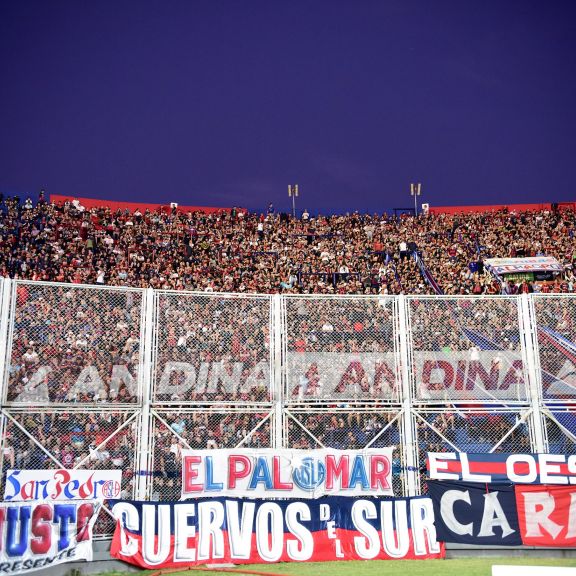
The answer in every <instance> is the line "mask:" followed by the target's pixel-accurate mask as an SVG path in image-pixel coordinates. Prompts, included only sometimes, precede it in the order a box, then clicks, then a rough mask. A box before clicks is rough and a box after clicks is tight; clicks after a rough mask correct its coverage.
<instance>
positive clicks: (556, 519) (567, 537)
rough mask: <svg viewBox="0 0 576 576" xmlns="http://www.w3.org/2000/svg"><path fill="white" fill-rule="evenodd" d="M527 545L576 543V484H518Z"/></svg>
mask: <svg viewBox="0 0 576 576" xmlns="http://www.w3.org/2000/svg"><path fill="white" fill-rule="evenodd" d="M514 489H515V492H516V507H517V509H518V521H519V524H520V534H521V535H522V542H523V543H524V545H525V546H559V547H562V548H569V547H574V546H576V486H550V485H529V486H526V485H516V486H515V487H514Z"/></svg>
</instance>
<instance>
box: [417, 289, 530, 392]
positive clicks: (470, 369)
mask: <svg viewBox="0 0 576 576" xmlns="http://www.w3.org/2000/svg"><path fill="white" fill-rule="evenodd" d="M518 305H519V303H518V299H516V298H503V297H485V298H438V297H434V298H417V297H409V298H408V314H409V324H408V330H409V336H410V339H411V343H412V362H411V365H410V369H411V370H410V371H411V383H412V387H413V390H414V397H415V399H416V401H421V402H431V401H432V402H433V401H441V402H447V401H450V402H467V403H468V402H470V403H477V402H482V403H490V402H500V401H503V400H505V401H513V402H522V401H526V399H527V386H526V382H527V377H526V367H525V366H524V365H523V362H522V357H523V355H522V341H521V338H520V330H519V310H518Z"/></svg>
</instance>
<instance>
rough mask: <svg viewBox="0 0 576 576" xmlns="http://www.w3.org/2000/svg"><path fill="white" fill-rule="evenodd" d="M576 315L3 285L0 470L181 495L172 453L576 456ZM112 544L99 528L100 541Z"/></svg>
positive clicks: (523, 306)
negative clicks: (82, 473) (63, 473)
mask: <svg viewBox="0 0 576 576" xmlns="http://www.w3.org/2000/svg"><path fill="white" fill-rule="evenodd" d="M575 341H576V297H574V296H571V295H553V296H551V295H522V296H518V297H500V296H495V297H469V296H466V297H429V296H426V297H422V296H418V297H416V296H398V297H385V298H383V297H374V296H321V297H317V296H281V295H244V294H222V293H188V292H169V291H153V290H150V289H148V290H139V289H127V288H115V287H95V286H78V285H70V284H50V283H35V282H24V281H11V280H7V279H0V374H2V376H3V378H2V390H1V394H2V408H1V419H0V433H1V436H2V459H1V461H0V472H1V478H0V482H1V483H0V490H2V492H3V490H4V481H5V476H6V474H5V472H6V470H7V469H9V468H68V469H71V468H120V469H121V470H122V496H123V497H127V498H141V499H151V500H168V499H177V498H179V495H180V458H181V451H182V449H189V448H191V449H194V448H197V449H211V448H235V447H236V448H239V447H246V448H248V447H290V448H301V449H312V448H321V447H332V448H342V449H344V448H353V449H362V448H367V447H378V446H394V447H395V451H394V465H393V485H394V490H395V493H396V494H398V495H414V494H419V493H423V492H425V491H426V483H425V454H426V452H427V451H447V450H448V451H467V452H496V451H499V452H547V451H549V452H553V453H568V452H569V453H573V452H574V449H575V447H576V344H575ZM112 529H113V525H112V522H111V519H110V517H109V516H108V515H106V514H104V515H101V517H100V520H99V524H98V526H97V529H96V532H97V533H98V534H101V535H107V534H109V533H110V532H111V531H112Z"/></svg>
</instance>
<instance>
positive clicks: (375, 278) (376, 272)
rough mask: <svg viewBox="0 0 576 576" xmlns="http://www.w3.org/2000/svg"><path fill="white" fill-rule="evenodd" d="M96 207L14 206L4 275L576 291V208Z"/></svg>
mask: <svg viewBox="0 0 576 576" xmlns="http://www.w3.org/2000/svg"><path fill="white" fill-rule="evenodd" d="M83 202H84V203H86V200H83ZM93 203H94V201H92V204H91V207H90V206H88V207H84V206H83V205H82V204H81V203H80V202H78V201H69V200H66V201H63V202H61V203H60V204H55V203H50V204H48V203H44V202H41V203H39V204H37V205H36V206H34V205H32V203H31V202H26V203H24V204H19V203H18V202H15V201H14V200H13V199H10V198H7V199H5V200H4V202H3V203H2V214H1V217H0V222H1V226H2V227H1V229H0V275H2V276H4V277H10V278H19V279H30V280H39V281H50V282H71V283H75V284H97V285H111V286H131V287H151V288H157V289H169V290H195V291H207V292H208V291H224V292H240V293H276V292H281V293H286V294H293V293H300V294H309V293H313V294H317V293H319V294H381V295H393V294H477V295H480V294H516V293H518V292H544V293H546V292H554V293H557V292H573V291H574V283H575V276H574V268H573V266H574V264H575V263H576V248H575V243H574V231H575V228H576V212H575V211H574V208H573V206H570V205H567V206H566V207H560V208H559V207H558V206H553V207H552V208H543V209H536V210H523V211H518V210H514V209H501V210H499V211H494V210H493V208H494V207H490V210H486V211H485V212H479V211H477V208H478V207H473V208H474V209H475V210H476V211H474V212H469V213H446V212H442V213H432V212H430V213H428V214H427V215H421V216H419V217H418V218H413V217H411V216H407V217H406V216H404V217H401V218H391V217H388V216H387V215H384V216H377V215H374V216H370V215H359V214H352V215H348V216H329V215H322V216H318V217H316V218H307V217H303V218H297V219H293V218H291V217H289V216H287V215H279V214H274V213H268V214H265V215H264V214H251V213H247V212H245V211H243V210H238V209H229V210H220V211H215V209H213V208H211V209H207V211H199V210H196V211H194V210H193V207H190V208H189V209H187V208H184V209H183V208H180V209H177V208H175V207H174V208H172V209H170V208H169V207H158V209H157V210H151V209H145V208H144V207H141V208H140V209H139V208H138V207H135V206H132V208H131V210H128V208H126V209H120V208H110V207H109V206H94V205H93ZM120 204H121V203H116V204H115V205H120ZM521 208H526V207H521ZM306 214H307V213H306ZM494 258H512V259H517V258H553V259H555V262H556V263H557V268H556V269H554V272H552V271H551V269H550V268H547V267H546V266H533V267H530V266H528V265H527V264H526V263H524V264H525V265H524V266H518V267H516V268H514V267H510V268H508V269H507V271H506V273H505V274H495V273H494V270H492V269H491V267H490V266H488V265H486V261H487V260H488V261H490V260H491V259H494Z"/></svg>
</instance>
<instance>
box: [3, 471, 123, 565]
mask: <svg viewBox="0 0 576 576" xmlns="http://www.w3.org/2000/svg"><path fill="white" fill-rule="evenodd" d="M121 481H122V470H66V469H64V468H61V469H58V470H44V469H43V470H8V473H7V474H6V482H5V483H4V500H5V501H6V502H10V501H11V502H18V501H31V500H48V501H52V500H92V499H100V500H104V499H108V498H118V497H119V495H120V483H121ZM0 572H1V570H0Z"/></svg>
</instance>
